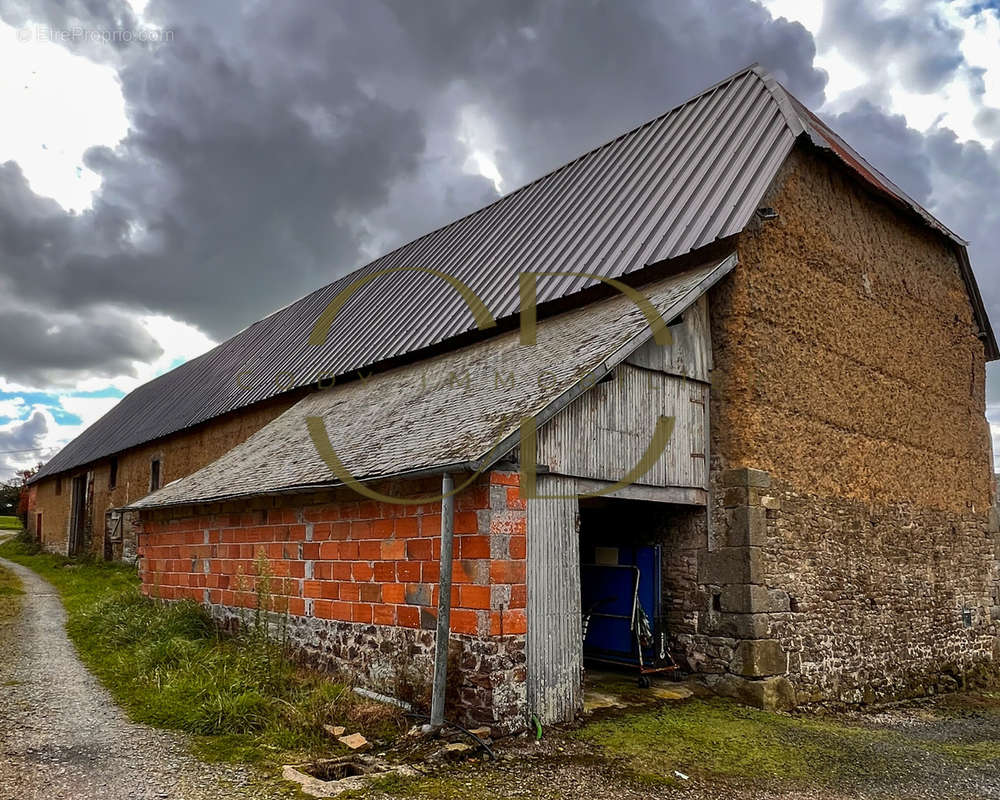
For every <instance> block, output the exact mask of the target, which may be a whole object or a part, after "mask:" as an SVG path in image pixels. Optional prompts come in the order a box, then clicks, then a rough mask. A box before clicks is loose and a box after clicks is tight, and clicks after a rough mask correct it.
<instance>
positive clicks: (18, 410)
mask: <svg viewBox="0 0 1000 800" xmlns="http://www.w3.org/2000/svg"><path fill="white" fill-rule="evenodd" d="M27 410H28V404H27V403H25V402H24V399H23V398H21V397H10V398H7V399H5V400H0V417H8V418H11V419H20V418H21V417H22V416H24V413H25V412H26V411H27Z"/></svg>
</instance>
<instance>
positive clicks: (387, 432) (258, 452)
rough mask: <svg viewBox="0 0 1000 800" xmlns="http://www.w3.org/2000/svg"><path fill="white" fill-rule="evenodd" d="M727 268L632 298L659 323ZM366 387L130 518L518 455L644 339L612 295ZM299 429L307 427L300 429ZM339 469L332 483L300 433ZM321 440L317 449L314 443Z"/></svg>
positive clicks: (661, 284) (279, 429)
mask: <svg viewBox="0 0 1000 800" xmlns="http://www.w3.org/2000/svg"><path fill="white" fill-rule="evenodd" d="M735 265H736V257H735V255H732V256H729V257H728V258H726V259H723V260H722V261H716V262H712V263H710V264H707V265H704V266H702V267H698V268H696V269H693V270H689V271H687V272H684V273H682V274H680V275H675V276H671V277H669V278H666V279H663V280H661V281H657V282H656V283H654V284H652V285H650V286H648V287H644V288H643V289H642V293H643V295H645V296H646V297H647V298H648V299H649V301H650V303H651V304H652V305H653V307H654V308H655V309H656V311H657V312H659V314H660V315H661V316H662V318H663V320H664V321H665V322H667V323H669V322H670V321H672V320H674V319H675V318H677V317H678V316H679V315H680V314H681V313H683V311H685V310H686V309H687V308H688V307H690V305H691V304H692V303H694V302H695V301H696V300H697V299H698V297H700V296H701V295H702V294H703V293H704V292H705V291H707V290H708V289H709V288H710V287H711V286H713V285H715V283H717V282H718V281H719V280H721V279H722V278H723V277H724V276H725V275H727V274H728V273H729V272H730V270H732V269H733V267H734V266H735ZM519 336H520V333H519V331H510V332H508V333H503V334H500V335H498V336H495V337H492V338H490V339H487V340H486V341H483V342H479V343H476V344H473V345H470V346H467V347H464V348H461V349H459V350H453V351H451V352H448V353H445V354H443V355H439V356H436V357H434V358H430V359H428V360H426V361H421V362H418V363H416V364H410V365H408V366H405V367H398V368H396V369H394V370H390V371H387V372H383V373H380V374H378V375H375V376H373V377H371V378H368V379H365V380H355V381H352V382H351V383H348V384H344V385H341V386H333V387H331V388H329V389H324V390H321V391H318V392H314V393H312V394H310V395H308V396H307V397H305V398H304V399H302V400H300V401H299V402H298V403H297V404H296V405H295V406H293V407H292V408H290V409H289V410H288V411H286V412H285V413H284V414H282V415H281V416H279V417H278V418H277V419H275V420H273V421H272V422H270V423H269V424H268V425H265V426H264V427H263V428H261V430H259V431H258V432H257V433H255V434H254V435H253V436H251V437H250V438H249V439H247V440H246V441H245V442H244V443H243V444H241V445H238V446H237V447H235V448H233V449H232V450H231V451H229V452H228V453H226V454H225V455H223V456H222V457H220V458H219V459H218V460H216V461H215V462H213V463H212V464H209V465H207V466H206V467H204V468H202V469H201V470H199V471H197V472H195V473H192V474H191V475H188V476H187V477H185V478H180V479H178V480H176V481H174V482H173V483H170V484H168V485H167V486H165V487H163V488H162V489H160V490H159V491H157V492H154V493H153V494H151V495H148V496H147V497H145V498H143V499H141V500H139V501H137V502H136V503H134V504H132V505H131V506H130V508H155V507H161V506H171V505H186V504H192V503H202V502H211V501H216V500H222V499H227V498H234V497H242V496H249V495H258V494H268V493H275V492H284V491H292V490H300V489H307V488H313V487H317V486H330V485H336V484H339V483H350V481H351V480H357V481H359V482H360V481H366V480H372V479H375V478H380V477H388V476H392V475H399V474H405V473H412V472H421V471H427V470H441V469H443V468H448V467H451V468H455V469H459V468H463V469H473V470H478V469H486V468H488V467H489V466H490V465H491V464H492V463H495V462H497V461H499V460H501V459H502V458H504V457H505V456H507V455H508V454H509V453H510V451H511V449H512V448H513V447H514V446H515V445H517V443H518V438H519V430H520V423H521V419H522V418H524V417H534V418H536V419H537V420H538V421H539V422H542V423H544V421H547V420H548V419H550V418H551V416H552V415H554V414H555V413H556V412H557V411H558V410H560V409H561V408H564V407H565V406H566V405H567V404H568V403H569V402H570V401H571V400H572V399H574V398H575V397H578V396H579V395H580V394H581V393H582V392H583V391H585V390H586V389H587V388H589V387H591V386H593V385H594V384H595V383H596V381H597V380H599V379H600V378H601V377H602V376H603V375H604V374H605V373H606V372H607V371H608V370H610V369H612V368H613V367H615V366H616V365H617V364H618V363H620V362H621V361H622V360H624V359H625V358H626V357H627V356H628V355H629V354H630V353H632V352H634V351H635V350H636V349H637V348H638V347H640V346H641V345H642V344H643V343H645V342H646V341H648V340H649V339H650V338H651V337H652V336H653V329H652V328H651V327H650V324H649V321H648V319H647V318H646V317H645V316H644V315H643V312H642V310H640V309H639V308H638V307H637V306H636V305H635V304H634V303H633V302H632V300H631V299H629V298H627V297H625V296H615V297H612V298H610V299H607V300H603V301H600V302H597V303H593V304H591V305H588V306H584V307H583V308H578V309H574V310H572V311H567V312H565V313H563V314H560V315H558V316H556V317H552V318H550V319H548V320H545V321H543V322H540V323H539V324H538V327H537V342H536V344H534V345H523V344H521V343H520V339H519ZM310 420H315V421H314V422H312V423H310ZM317 424H318V425H320V426H322V427H321V428H315V427H314V428H313V430H314V431H317V430H319V431H321V433H320V438H319V439H318V441H319V444H320V447H323V446H325V445H326V442H328V443H329V446H330V447H332V449H333V451H334V453H336V456H337V457H338V458H339V460H340V461H341V462H342V464H343V466H344V467H345V468H346V471H347V473H349V474H348V476H347V478H344V477H343V476H341V477H338V476H337V475H336V474H335V473H334V472H333V471H332V470H331V468H330V466H329V465H328V461H326V460H324V457H323V456H322V455H321V454H320V450H319V449H318V448H317V444H316V440H314V439H313V438H312V434H311V433H310V425H313V426H316V425H317ZM324 437H325V440H324Z"/></svg>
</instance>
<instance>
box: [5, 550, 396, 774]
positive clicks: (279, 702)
mask: <svg viewBox="0 0 1000 800" xmlns="http://www.w3.org/2000/svg"><path fill="white" fill-rule="evenodd" d="M0 556H3V557H5V558H9V559H10V560H12V561H16V562H17V563H19V564H23V565H24V566H27V567H29V568H31V569H32V570H34V571H35V572H37V573H38V574H39V575H41V576H42V577H43V578H45V579H46V580H47V581H49V582H50V583H51V584H52V585H53V586H55V587H56V589H57V590H58V592H59V594H60V596H61V598H62V601H63V605H64V606H65V608H66V612H67V617H68V620H67V624H66V629H67V632H68V633H69V636H70V639H72V641H73V643H74V644H75V645H76V648H77V651H78V652H79V654H80V657H81V659H82V660H83V662H84V663H85V664H86V665H87V667H88V668H89V669H90V670H91V671H93V672H94V673H95V674H96V675H97V676H98V678H100V680H101V682H102V683H103V684H104V685H105V686H106V687H107V688H108V689H109V690H110V691H111V693H112V695H113V696H114V698H115V700H116V701H117V702H118V703H119V704H120V705H121V706H122V707H123V708H124V709H125V710H126V711H127V712H128V714H129V716H130V717H131V718H132V719H134V720H136V721H138V722H144V723H147V724H150V725H155V726H158V727H163V728H170V729H174V730H180V731H185V732H187V733H191V734H194V735H195V740H194V741H195V750H196V752H197V753H198V755H199V756H201V757H202V758H206V759H209V760H225V761H236V762H244V763H253V764H258V765H264V766H273V765H276V764H279V763H288V762H289V761H290V760H294V759H298V758H303V759H304V758H313V757H318V756H321V755H324V756H329V755H335V754H337V753H339V752H340V751H342V750H343V746H342V745H340V744H339V743H338V742H337V741H336V740H335V739H332V738H331V737H330V736H329V735H328V734H327V733H326V732H325V731H324V730H323V725H325V724H328V725H345V726H347V727H348V728H349V731H348V732H352V731H354V730H361V731H362V732H363V733H364V735H365V736H366V737H367V738H369V739H370V740H371V739H378V738H389V737H391V736H393V735H395V734H396V733H398V732H399V731H400V730H401V729H402V721H401V720H400V718H399V717H398V715H397V712H396V710H395V709H392V708H391V707H387V706H383V705H380V704H375V703H371V702H369V701H365V700H363V699H362V698H359V697H358V696H357V695H355V694H354V693H353V692H351V691H350V687H348V686H345V685H343V684H340V683H335V682H332V681H330V680H328V679H326V678H324V677H323V676H321V675H319V674H317V673H314V672H311V671H308V670H305V669H302V668H300V667H298V666H296V665H295V664H294V663H293V662H292V661H291V660H290V659H289V658H288V657H287V656H286V654H285V653H284V652H283V651H282V650H281V648H280V647H279V646H278V645H276V644H275V643H274V642H273V641H272V640H270V639H269V638H268V637H267V636H266V635H264V632H263V631H262V630H261V629H260V627H257V629H256V630H255V629H254V626H252V625H248V626H247V628H248V629H247V630H246V632H245V633H244V634H242V635H240V636H238V637H223V636H220V635H219V634H218V633H217V631H216V628H215V626H214V625H213V624H212V621H211V619H210V618H209V616H208V614H207V613H206V612H205V610H204V609H203V608H202V607H201V606H199V605H198V604H196V603H193V602H179V603H170V604H167V603H161V602H157V601H155V600H151V599H149V598H147V597H145V596H143V595H142V594H141V593H140V592H139V581H138V578H137V576H136V574H135V570H134V569H133V568H130V567H127V566H123V565H120V564H111V563H101V562H85V561H83V562H81V561H73V560H70V559H67V558H65V557H61V556H54V555H51V554H43V553H33V552H31V547H30V546H29V545H26V544H25V543H23V542H20V541H17V540H10V541H7V542H4V543H3V544H0Z"/></svg>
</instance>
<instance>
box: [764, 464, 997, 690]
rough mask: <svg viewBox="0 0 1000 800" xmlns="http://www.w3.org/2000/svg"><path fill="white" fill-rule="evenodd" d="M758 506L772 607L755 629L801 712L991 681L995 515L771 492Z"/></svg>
mask: <svg viewBox="0 0 1000 800" xmlns="http://www.w3.org/2000/svg"><path fill="white" fill-rule="evenodd" d="M753 495H754V496H753V497H752V501H754V502H756V503H759V505H757V506H755V507H754V508H755V509H756V510H755V512H754V513H755V514H757V516H758V519H759V523H758V524H759V525H760V530H761V534H762V537H761V540H762V541H761V543H762V545H763V548H762V552H763V554H764V559H763V571H762V577H763V585H764V586H766V587H768V588H769V592H768V595H767V599H768V600H769V601H770V602H769V604H768V606H767V611H768V612H769V613H767V614H766V615H764V616H763V617H762V625H763V624H764V621H765V620H766V624H767V630H768V636H769V638H771V639H773V640H775V641H777V642H779V643H780V645H781V650H782V652H783V653H784V654H785V655H786V656H787V659H788V676H789V678H790V680H792V682H793V683H794V685H795V688H796V691H797V693H798V695H799V699H800V701H809V700H818V699H822V698H833V699H837V700H842V701H845V702H852V703H857V702H865V703H868V702H873V701H880V700H886V699H890V698H898V697H901V696H902V697H905V696H910V695H923V694H927V693H934V692H935V691H942V690H948V689H955V688H958V686H959V685H961V684H962V683H963V682H964V681H965V680H967V679H970V678H971V679H987V680H990V679H992V678H993V676H994V673H995V671H996V667H997V663H998V659H1000V640H998V639H997V636H998V634H1000V628H998V625H997V618H998V616H1000V597H998V584H997V580H998V573H997V556H998V553H997V542H998V538H997V526H996V521H995V519H994V518H992V515H990V514H988V513H972V512H969V513H966V514H961V515H958V514H953V513H947V512H943V511H935V510H929V509H921V508H914V507H912V506H909V505H905V504H897V505H892V506H876V507H871V506H866V505H864V504H861V503H858V502H851V501H844V500H839V499H830V498H826V499H824V498H818V497H814V496H807V495H802V494H800V493H798V492H795V491H793V490H791V489H790V488H788V487H787V486H786V485H782V484H781V483H778V482H775V483H774V484H773V485H771V486H769V487H765V488H762V489H760V490H759V491H754V492H753Z"/></svg>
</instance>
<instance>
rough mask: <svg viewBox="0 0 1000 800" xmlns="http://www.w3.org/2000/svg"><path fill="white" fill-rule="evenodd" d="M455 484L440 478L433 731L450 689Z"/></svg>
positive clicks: (438, 724) (446, 476)
mask: <svg viewBox="0 0 1000 800" xmlns="http://www.w3.org/2000/svg"><path fill="white" fill-rule="evenodd" d="M454 487H455V483H454V481H453V480H452V477H451V474H450V473H447V472H446V473H444V475H442V476H441V575H440V580H439V583H438V587H439V588H438V616H437V638H436V640H435V642H434V693H433V695H431V727H433V728H440V727H441V726H442V725H443V724H444V696H445V692H446V690H447V686H448V639H449V637H450V634H451V567H452V553H453V549H454V543H455V497H454V496H453V495H452V491H453V490H454Z"/></svg>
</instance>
